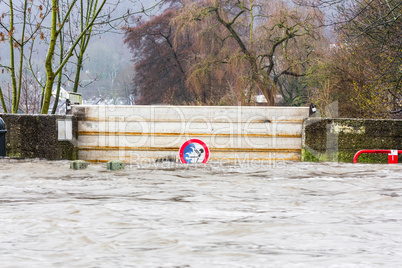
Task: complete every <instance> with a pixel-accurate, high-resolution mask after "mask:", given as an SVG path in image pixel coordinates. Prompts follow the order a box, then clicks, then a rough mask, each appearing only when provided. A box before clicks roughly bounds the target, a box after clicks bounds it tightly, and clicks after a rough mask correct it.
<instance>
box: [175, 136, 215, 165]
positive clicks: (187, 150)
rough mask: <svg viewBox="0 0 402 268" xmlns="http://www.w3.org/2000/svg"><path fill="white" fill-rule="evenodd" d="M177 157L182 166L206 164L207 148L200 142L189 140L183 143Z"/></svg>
mask: <svg viewBox="0 0 402 268" xmlns="http://www.w3.org/2000/svg"><path fill="white" fill-rule="evenodd" d="M179 155H180V161H181V162H182V163H183V164H193V163H204V164H206V163H207V162H208V158H209V148H208V146H207V145H206V144H205V143H204V142H203V141H202V140H199V139H191V140H188V141H186V142H185V143H183V145H182V146H181V147H180V151H179Z"/></svg>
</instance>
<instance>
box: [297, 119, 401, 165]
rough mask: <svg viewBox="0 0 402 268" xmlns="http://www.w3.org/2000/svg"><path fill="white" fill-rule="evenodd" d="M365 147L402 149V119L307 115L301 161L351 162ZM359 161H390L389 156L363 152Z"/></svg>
mask: <svg viewBox="0 0 402 268" xmlns="http://www.w3.org/2000/svg"><path fill="white" fill-rule="evenodd" d="M363 149H394V150H395V149H399V150H402V120H376V119H325V118H308V119H306V120H305V121H304V123H303V141H302V161H338V162H352V161H353V157H354V155H355V154H356V152H358V151H359V150H363ZM358 162H359V163H360V162H368V163H387V162H388V156H387V155H386V154H383V155H381V154H362V155H360V156H359V159H358ZM398 163H402V155H399V157H398Z"/></svg>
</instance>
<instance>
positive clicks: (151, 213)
mask: <svg viewBox="0 0 402 268" xmlns="http://www.w3.org/2000/svg"><path fill="white" fill-rule="evenodd" d="M401 260H402V165H401V164H398V165H370V164H355V165H353V164H343V163H301V162H281V163H275V164H267V165H266V164H258V163H249V164H244V163H243V164H241V165H230V164H221V163H210V164H208V165H196V166H195V165H182V164H176V163H150V164H148V165H146V164H141V165H139V166H137V165H133V166H128V167H127V169H126V170H124V171H113V172H112V171H107V170H106V168H105V165H104V164H92V165H90V166H89V168H88V169H86V170H82V171H74V170H70V169H69V162H67V161H54V162H50V161H41V160H32V161H21V160H10V159H2V160H0V266H1V267H401Z"/></svg>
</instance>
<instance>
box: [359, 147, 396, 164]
mask: <svg viewBox="0 0 402 268" xmlns="http://www.w3.org/2000/svg"><path fill="white" fill-rule="evenodd" d="M361 154H388V164H398V154H402V150H360V151H358V152H357V153H356V154H355V156H354V157H353V163H357V159H358V158H359V155H361Z"/></svg>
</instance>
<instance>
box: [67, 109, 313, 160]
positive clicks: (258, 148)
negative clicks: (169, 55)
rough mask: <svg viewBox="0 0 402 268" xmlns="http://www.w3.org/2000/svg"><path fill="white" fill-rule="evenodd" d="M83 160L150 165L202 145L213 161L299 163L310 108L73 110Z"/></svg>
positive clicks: (80, 155)
mask: <svg viewBox="0 0 402 268" xmlns="http://www.w3.org/2000/svg"><path fill="white" fill-rule="evenodd" d="M72 113H73V114H74V115H75V116H77V118H78V148H79V158H80V159H83V160H87V161H91V162H106V161H109V160H116V159H120V160H123V161H125V162H150V161H155V160H156V159H158V158H162V157H168V156H178V152H179V148H180V146H181V145H182V144H183V143H184V142H185V141H187V140H188V139H192V138H196V139H200V140H202V141H204V142H205V143H206V144H207V145H208V147H209V149H210V161H224V162H231V163H233V162H244V161H264V162H265V161H278V160H294V161H300V160H301V137H302V123H303V120H304V119H305V118H307V117H308V114H309V108H308V107H220V106H214V107H206V106H82V105H79V106H73V109H72Z"/></svg>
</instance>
